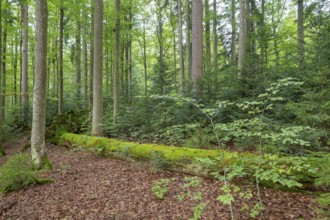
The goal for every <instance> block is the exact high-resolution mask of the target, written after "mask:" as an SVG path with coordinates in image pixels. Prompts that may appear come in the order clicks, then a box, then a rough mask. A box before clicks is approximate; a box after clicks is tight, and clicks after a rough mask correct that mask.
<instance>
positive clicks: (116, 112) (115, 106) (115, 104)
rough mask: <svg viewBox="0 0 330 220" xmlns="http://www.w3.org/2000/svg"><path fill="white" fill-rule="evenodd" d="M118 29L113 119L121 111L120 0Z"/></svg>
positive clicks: (117, 15)
mask: <svg viewBox="0 0 330 220" xmlns="http://www.w3.org/2000/svg"><path fill="white" fill-rule="evenodd" d="M115 5H116V30H115V51H114V53H115V57H114V89H113V121H116V117H117V114H118V111H119V95H120V94H119V88H120V85H119V75H120V74H119V66H120V56H121V55H120V0H115Z"/></svg>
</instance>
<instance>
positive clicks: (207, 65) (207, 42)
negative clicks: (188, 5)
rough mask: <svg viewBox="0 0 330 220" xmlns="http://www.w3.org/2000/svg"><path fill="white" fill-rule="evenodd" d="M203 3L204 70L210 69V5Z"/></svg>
mask: <svg viewBox="0 0 330 220" xmlns="http://www.w3.org/2000/svg"><path fill="white" fill-rule="evenodd" d="M204 1H205V69H206V70H209V69H210V67H211V23H210V3H209V0H204Z"/></svg>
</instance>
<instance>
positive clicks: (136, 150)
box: [57, 132, 316, 189]
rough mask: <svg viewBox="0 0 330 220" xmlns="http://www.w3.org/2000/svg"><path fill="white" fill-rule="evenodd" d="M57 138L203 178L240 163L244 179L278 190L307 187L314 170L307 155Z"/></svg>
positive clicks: (69, 136) (70, 136) (71, 136)
mask: <svg viewBox="0 0 330 220" xmlns="http://www.w3.org/2000/svg"><path fill="white" fill-rule="evenodd" d="M57 137H58V143H59V144H62V145H67V146H69V147H82V148H84V149H88V150H91V151H94V152H97V153H98V154H100V155H103V156H108V157H115V158H123V157H124V158H127V157H130V158H134V159H137V160H143V161H148V162H151V163H152V164H154V165H156V166H158V167H161V168H163V169H167V170H172V171H176V172H183V173H188V174H193V175H198V176H203V177H213V175H214V173H215V172H217V173H220V174H222V173H224V171H225V170H226V172H227V173H229V172H234V171H233V170H235V167H239V166H241V167H242V169H243V170H242V171H241V172H242V173H244V179H245V180H246V179H247V180H250V181H254V180H255V179H256V177H258V180H259V181H260V182H261V183H262V184H264V185H267V186H270V187H277V188H282V189H285V188H295V187H296V188H297V187H298V188H303V187H304V184H305V185H306V186H307V185H308V186H310V185H311V183H313V181H314V176H315V173H316V169H315V168H313V167H312V166H311V165H310V164H309V163H308V161H307V158H301V157H280V156H277V155H265V156H264V158H263V159H262V160H261V161H260V157H259V156H257V155H254V154H251V153H246V152H245V153H238V152H232V151H226V150H204V149H194V148H186V147H173V146H165V145H158V144H140V143H135V142H126V141H122V140H117V139H109V138H104V137H92V136H87V135H80V134H73V133H67V132H61V133H60V134H58V135H57ZM205 161H206V162H208V161H209V162H210V163H205ZM235 172H236V171H235ZM237 176H239V175H237Z"/></svg>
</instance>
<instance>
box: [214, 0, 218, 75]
mask: <svg viewBox="0 0 330 220" xmlns="http://www.w3.org/2000/svg"><path fill="white" fill-rule="evenodd" d="M217 24H218V19H217V1H216V0H213V69H214V71H217V69H218V33H217Z"/></svg>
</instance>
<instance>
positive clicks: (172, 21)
mask: <svg viewBox="0 0 330 220" xmlns="http://www.w3.org/2000/svg"><path fill="white" fill-rule="evenodd" d="M169 17H170V23H171V28H172V37H173V68H174V70H173V72H174V77H173V78H174V88H175V89H176V90H177V75H178V74H177V69H176V63H177V61H176V60H177V58H176V52H177V51H176V48H177V43H176V31H175V22H174V13H173V11H172V10H171V11H170V16H169Z"/></svg>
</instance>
